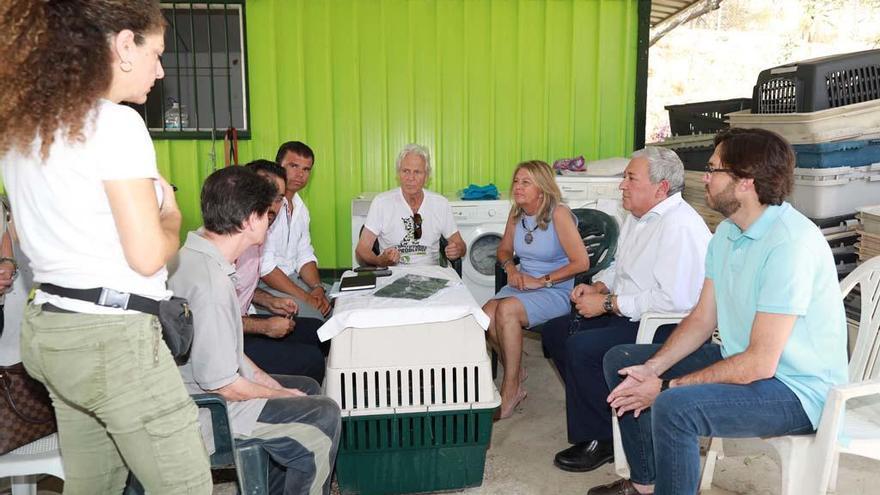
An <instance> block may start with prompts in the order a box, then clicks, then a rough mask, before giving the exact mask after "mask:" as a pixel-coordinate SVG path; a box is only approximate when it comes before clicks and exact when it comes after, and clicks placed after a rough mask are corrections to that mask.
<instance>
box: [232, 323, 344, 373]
mask: <svg viewBox="0 0 880 495" xmlns="http://www.w3.org/2000/svg"><path fill="white" fill-rule="evenodd" d="M254 316H257V315H254ZM295 322H296V326H295V327H294V329H293V331H292V332H290V333H289V334H288V335H287V336H286V337H283V338H280V339H273V338H271V337H266V336H265V335H253V334H245V336H244V353H245V355H246V356H247V357H249V358H251V360H252V361H253V362H254V363H256V365H257V366H259V367H260V368H262V369H263V371H265V372H266V373H269V374H276V375H293V376H307V377H309V378H312V379H314V380H315V381H316V382H318V383H319V384H320V383H321V382H322V381H323V380H324V367H325V363H324V356H326V355H327V352H328V351H329V349H330V342H324V343H322V342H320V341H319V340H318V328H320V327H321V324H322V322H321V321H320V320H316V319H314V318H297V319H296V320H295Z"/></svg>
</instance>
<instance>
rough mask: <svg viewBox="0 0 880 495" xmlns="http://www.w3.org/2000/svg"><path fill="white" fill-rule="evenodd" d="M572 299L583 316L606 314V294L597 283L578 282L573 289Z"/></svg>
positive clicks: (590, 316)
mask: <svg viewBox="0 0 880 495" xmlns="http://www.w3.org/2000/svg"><path fill="white" fill-rule="evenodd" d="M570 299H571V302H573V303H574V307H575V309H577V312H578V313H579V314H580V315H581V316H584V317H586V318H592V317H594V316H599V315H602V314H605V294H603V293H602V291H600V290H599V288H597V287H596V286H595V285H589V284H578V285H577V286H575V288H574V289H572V290H571V296H570Z"/></svg>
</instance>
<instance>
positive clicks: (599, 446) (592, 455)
mask: <svg viewBox="0 0 880 495" xmlns="http://www.w3.org/2000/svg"><path fill="white" fill-rule="evenodd" d="M613 460H614V444H613V443H612V442H611V440H606V441H599V440H593V441H591V442H581V443H577V444H574V445H572V446H571V447H569V448H567V449H565V450H563V451H561V452H559V453H557V454H556V457H555V458H553V464H554V465H556V467H558V468H559V469H561V470H563V471H572V472H575V473H583V472H585V471H592V470H594V469H596V468H598V467H600V466H602V465H603V464H606V463H609V462H611V461H613Z"/></svg>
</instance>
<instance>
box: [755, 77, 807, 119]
mask: <svg viewBox="0 0 880 495" xmlns="http://www.w3.org/2000/svg"><path fill="white" fill-rule="evenodd" d="M799 89H800V84H798V81H797V80H796V79H786V78H782V77H779V78H775V79H770V80H769V81H767V82H765V83H764V84H762V85H761V87H760V88H758V110H757V113H794V112H797V109H798V92H799Z"/></svg>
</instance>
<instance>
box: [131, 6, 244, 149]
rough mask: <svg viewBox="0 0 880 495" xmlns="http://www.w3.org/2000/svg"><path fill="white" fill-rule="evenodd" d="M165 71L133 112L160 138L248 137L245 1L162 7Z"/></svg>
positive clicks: (163, 64)
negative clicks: (232, 131) (232, 132)
mask: <svg viewBox="0 0 880 495" xmlns="http://www.w3.org/2000/svg"><path fill="white" fill-rule="evenodd" d="M161 5H162V12H163V13H164V14H165V18H166V20H167V21H168V27H167V29H166V30H165V53H164V54H163V55H162V66H163V67H164V69H165V78H164V79H160V80H157V81H156V84H155V86H153V90H152V91H150V94H149V96H148V97H147V102H146V103H145V104H143V105H135V106H134V107H135V108H136V109H137V110H138V111H139V112H140V113H141V115H143V117H144V120H145V121H146V123H147V127H148V128H149V129H150V134H151V135H152V136H153V137H154V138H158V139H208V138H212V137H217V138H218V139H222V137H223V133H224V132H225V131H226V130H227V129H228V128H230V127H234V128H236V129H237V130H238V137H239V138H248V137H250V127H249V123H248V98H247V68H246V64H245V53H246V43H245V11H244V0H238V1H235V0H227V1H225V2H210V3H204V2H202V3H198V2H174V3H162V4H161Z"/></svg>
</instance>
